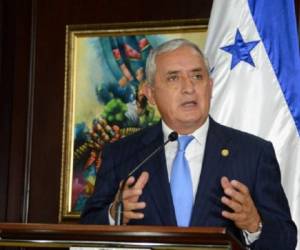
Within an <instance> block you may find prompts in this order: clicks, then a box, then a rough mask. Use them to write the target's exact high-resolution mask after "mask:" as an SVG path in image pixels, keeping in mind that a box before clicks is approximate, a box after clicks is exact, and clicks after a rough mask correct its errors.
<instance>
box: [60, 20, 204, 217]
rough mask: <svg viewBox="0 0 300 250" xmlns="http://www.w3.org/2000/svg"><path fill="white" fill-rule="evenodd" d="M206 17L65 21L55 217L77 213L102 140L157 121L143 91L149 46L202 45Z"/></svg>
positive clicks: (96, 164) (97, 161) (89, 190)
mask: <svg viewBox="0 0 300 250" xmlns="http://www.w3.org/2000/svg"><path fill="white" fill-rule="evenodd" d="M207 22H208V21H207V20H177V21H165V22H162V21H160V22H139V23H118V24H106V25H80V26H78V25H77V26H67V29H66V63H65V65H66V66H65V100H64V124H63V152H62V177H61V199H60V218H59V220H60V221H65V220H68V219H78V218H79V215H80V212H81V210H82V209H83V207H84V204H85V202H86V200H87V199H88V198H89V196H90V195H91V194H92V192H93V189H94V184H95V180H96V174H97V171H98V170H99V169H100V168H101V152H102V149H103V147H104V145H105V144H106V143H111V142H114V141H116V140H119V139H120V138H122V137H125V136H127V135H130V134H132V133H134V132H136V131H138V130H140V129H143V128H145V127H146V126H150V125H152V124H154V123H155V122H157V121H158V120H159V115H158V113H157V111H156V109H155V108H154V107H153V106H151V105H150V104H148V102H147V99H146V97H145V96H144V94H143V86H144V84H145V72H144V68H145V62H146V59H147V56H148V54H149V51H151V49H152V48H154V47H156V46H158V45H159V44H160V43H162V42H164V41H167V40H170V39H173V38H186V39H189V40H191V41H193V42H195V43H196V44H198V45H199V47H200V48H203V46H204V43H205V38H206V33H207Z"/></svg>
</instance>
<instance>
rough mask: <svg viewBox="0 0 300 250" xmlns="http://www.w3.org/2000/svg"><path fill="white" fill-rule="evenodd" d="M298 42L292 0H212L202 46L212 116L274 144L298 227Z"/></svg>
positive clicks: (299, 83)
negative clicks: (208, 71)
mask: <svg viewBox="0 0 300 250" xmlns="http://www.w3.org/2000/svg"><path fill="white" fill-rule="evenodd" d="M298 42H299V40H298V34H297V27H296V18H295V7H294V0H273V1H270V0H215V1H214V3H213V8H212V12H211V17H210V21H209V29H208V37H207V41H206V46H205V54H206V55H207V57H208V61H209V64H210V66H211V70H212V78H213V80H214V90H213V98H212V107H211V115H212V116H213V117H214V118H215V119H216V120H217V121H219V122H221V123H223V124H226V125H228V126H231V127H235V128H237V129H240V130H243V131H247V132H249V133H252V134H256V135H258V136H260V137H263V138H265V139H267V140H269V141H271V142H272V143H273V145H274V147H275V151H276V155H277V158H278V161H279V163H280V168H281V173H282V184H283V187H284V189H285V192H286V194H287V197H288V200H289V204H290V207H291V212H292V217H293V219H294V221H295V222H296V224H297V226H298V228H300V55H299V46H298ZM298 231H300V230H298ZM298 233H299V232H298ZM298 238H300V234H299V235H298ZM299 245H300V244H299ZM298 249H300V246H298Z"/></svg>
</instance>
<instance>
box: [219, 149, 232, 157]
mask: <svg viewBox="0 0 300 250" xmlns="http://www.w3.org/2000/svg"><path fill="white" fill-rule="evenodd" d="M229 153H230V152H229V149H227V148H223V149H222V150H221V155H222V156H223V157H227V156H229Z"/></svg>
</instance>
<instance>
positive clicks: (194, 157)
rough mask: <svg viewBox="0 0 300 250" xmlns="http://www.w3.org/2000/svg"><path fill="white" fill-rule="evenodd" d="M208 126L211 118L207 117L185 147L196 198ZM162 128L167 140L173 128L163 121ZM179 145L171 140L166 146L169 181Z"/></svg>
mask: <svg viewBox="0 0 300 250" xmlns="http://www.w3.org/2000/svg"><path fill="white" fill-rule="evenodd" d="M208 126H209V119H206V121H205V123H204V124H203V125H202V126H201V127H200V128H198V129H197V130H195V131H194V132H193V133H192V134H190V135H192V136H193V137H194V139H193V140H192V141H191V142H190V143H189V144H188V145H187V147H186V149H185V157H186V159H187V161H188V163H189V167H190V173H191V177H192V184H193V196H194V199H195V196H196V192H197V188H198V184H199V179H200V173H201V169H202V162H203V156H204V149H205V143H206V137H207V132H208ZM162 130H163V134H164V141H166V140H167V139H168V136H169V134H170V133H171V132H172V130H171V129H170V128H169V127H168V126H167V125H166V124H165V123H164V122H162ZM178 136H180V135H178ZM177 147H178V141H177V140H176V141H173V142H169V143H168V144H167V145H166V146H165V155H166V162H167V169H168V177H169V182H170V176H171V170H172V165H173V161H174V159H175V157H176V153H177Z"/></svg>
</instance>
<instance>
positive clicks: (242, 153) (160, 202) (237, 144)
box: [81, 118, 297, 250]
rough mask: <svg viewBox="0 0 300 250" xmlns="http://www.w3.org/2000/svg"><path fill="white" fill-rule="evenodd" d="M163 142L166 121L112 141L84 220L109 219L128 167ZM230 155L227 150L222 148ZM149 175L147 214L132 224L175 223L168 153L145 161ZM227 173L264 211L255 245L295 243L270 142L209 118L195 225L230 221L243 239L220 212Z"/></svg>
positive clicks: (145, 195)
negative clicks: (163, 123)
mask: <svg viewBox="0 0 300 250" xmlns="http://www.w3.org/2000/svg"><path fill="white" fill-rule="evenodd" d="M162 143H163V133H162V128H161V123H159V124H157V125H154V126H152V127H149V128H146V129H144V130H142V131H140V132H138V133H136V134H134V135H132V136H128V137H126V138H124V139H122V140H120V141H118V142H115V143H112V144H109V145H107V146H106V147H105V149H104V151H103V162H102V165H101V169H100V171H99V172H98V175H97V180H96V186H95V192H94V194H93V195H92V196H91V197H90V199H89V200H88V201H87V203H86V206H85V208H84V210H83V213H82V215H81V222H82V223H85V224H109V221H108V208H109V206H110V204H111V203H112V201H113V200H114V197H115V194H116V192H117V190H118V187H119V183H120V181H121V180H122V179H124V178H125V177H126V176H127V175H128V173H129V172H130V171H131V170H132V169H133V168H134V167H135V166H137V164H138V163H139V162H141V161H142V160H143V159H144V158H145V157H146V156H147V155H149V154H150V153H151V152H152V151H153V150H154V149H155V148H157V147H158V146H159V145H161V144H162ZM222 149H228V150H229V155H228V156H227V157H224V156H222V154H221V150H222ZM141 171H148V172H149V173H150V179H149V182H148V183H147V185H146V187H145V188H144V190H143V194H142V195H141V197H140V200H141V201H145V202H146V204H147V206H146V208H145V209H144V219H142V220H131V221H130V224H131V225H138V224H139V225H166V226H167V225H168V226H176V217H175V211H174V207H173V202H172V196H171V190H170V185H169V181H168V173H167V168H166V160H165V154H164V151H163V150H162V151H161V152H160V153H158V154H157V155H156V156H154V157H153V158H152V159H151V160H149V161H148V162H147V163H145V164H144V166H143V167H142V168H141V170H140V171H138V172H137V173H136V176H139V175H140V173H141ZM222 176H227V177H228V178H229V179H236V180H239V181H241V182H242V183H244V184H245V185H247V186H248V188H249V190H250V193H251V196H252V198H253V200H254V202H255V204H256V207H257V209H258V211H259V213H260V215H261V217H262V221H263V229H262V233H261V236H260V238H259V240H257V241H256V242H255V243H254V244H252V246H251V248H253V249H264V250H266V249H282V250H283V249H284V250H287V249H295V245H296V241H297V239H296V238H297V236H296V235H297V229H296V226H295V224H294V223H293V221H292V220H291V216H290V211H289V206H288V202H287V199H286V196H285V194H284V191H283V189H282V186H281V180H280V170H279V166H278V162H277V160H276V156H275V153H274V149H273V146H272V144H271V143H270V142H267V141H265V140H263V139H260V138H258V137H255V136H253V135H250V134H247V133H243V132H241V131H238V130H234V129H232V128H228V127H225V126H222V125H220V124H218V123H216V122H215V121H214V120H213V119H211V118H210V125H209V130H208V135H207V141H206V147H205V153H204V158H203V166H202V171H201V175H200V182H199V186H198V190H197V194H196V198H195V204H194V209H193V213H192V218H191V222H190V226H222V227H227V228H228V230H230V231H231V232H232V233H233V234H234V235H235V236H236V237H237V238H239V239H240V240H241V241H242V242H243V240H244V238H243V237H242V235H241V231H240V230H238V229H237V228H236V227H235V226H234V224H233V223H232V222H231V221H229V220H227V219H224V218H223V217H222V216H221V211H222V209H225V208H224V207H223V205H222V204H221V202H220V199H221V196H222V195H223V191H222V188H221V185H220V179H221V177H222Z"/></svg>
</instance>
